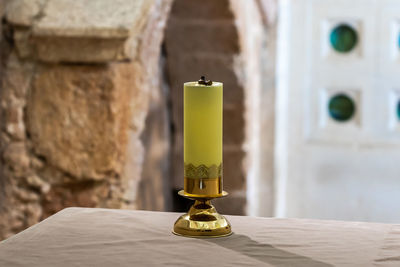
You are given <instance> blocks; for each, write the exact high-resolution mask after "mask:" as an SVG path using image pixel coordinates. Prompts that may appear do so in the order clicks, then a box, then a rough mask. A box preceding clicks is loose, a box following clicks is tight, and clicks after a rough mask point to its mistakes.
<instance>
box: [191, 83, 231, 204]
mask: <svg viewBox="0 0 400 267" xmlns="http://www.w3.org/2000/svg"><path fill="white" fill-rule="evenodd" d="M222 103H223V89H222V83H220V82H211V81H206V80H205V78H204V77H202V79H200V80H199V81H197V82H187V83H185V84H184V191H185V193H186V194H188V195H193V196H197V197H202V196H204V197H210V196H220V195H221V194H222Z"/></svg>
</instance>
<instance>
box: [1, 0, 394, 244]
mask: <svg viewBox="0 0 400 267" xmlns="http://www.w3.org/2000/svg"><path fill="white" fill-rule="evenodd" d="M0 14H1V17H2V24H1V36H0V38H1V39H0V51H1V59H0V60H1V66H0V79H1V83H0V240H1V239H3V238H7V237H9V236H11V235H13V234H15V233H17V232H19V231H21V230H23V229H25V228H27V227H29V226H31V225H33V224H35V223H37V222H39V221H40V220H43V219H45V218H46V217H48V216H50V215H52V214H54V213H56V212H57V211H59V210H61V209H63V208H65V207H71V206H78V207H98V208H116V209H145V210H155V211H177V212H181V211H186V210H187V207H188V202H187V200H185V199H183V198H181V197H179V196H178V195H177V192H178V191H179V190H180V189H181V188H182V187H183V124H182V122H183V113H182V112H183V106H182V105H183V99H182V96H183V95H182V89H183V83H184V82H187V81H194V80H198V79H199V78H200V76H201V75H206V76H207V78H210V79H211V80H214V81H221V82H223V83H224V125H223V126H224V155H223V156H224V189H225V190H226V191H228V192H229V193H230V195H229V196H228V197H227V198H226V199H222V200H216V201H215V204H216V206H217V208H218V210H219V211H220V212H221V213H224V214H234V215H252V216H279V217H299V218H317V219H336V220H356V221H373V222H397V223H399V222H400V164H399V163H400V150H399V148H400V147H399V145H400V75H399V74H400V68H399V67H400V66H399V64H400V0H355V1H346V0H281V1H277V0H174V1H173V0H114V1H108V0H96V1H89V0H10V1H7V0H0Z"/></svg>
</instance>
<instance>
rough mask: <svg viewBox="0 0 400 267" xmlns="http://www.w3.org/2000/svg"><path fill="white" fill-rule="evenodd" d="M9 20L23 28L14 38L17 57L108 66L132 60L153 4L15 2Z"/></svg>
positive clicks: (77, 0) (145, 0)
mask: <svg viewBox="0 0 400 267" xmlns="http://www.w3.org/2000/svg"><path fill="white" fill-rule="evenodd" d="M12 2H13V3H12V4H10V6H9V8H8V9H9V10H10V11H9V12H8V14H7V17H6V18H7V20H8V22H9V23H10V24H12V25H17V26H21V25H23V26H25V28H24V29H18V30H17V31H15V34H14V39H15V43H16V48H17V49H18V54H19V55H20V56H21V58H31V59H35V60H40V61H44V62H89V63H99V62H109V61H121V60H129V59H132V58H134V57H135V56H136V52H137V49H136V46H137V43H138V40H139V39H140V35H141V34H142V31H143V27H144V26H145V25H146V23H148V21H149V20H150V19H151V18H152V16H151V15H150V14H149V12H150V10H151V8H152V6H153V5H154V4H155V1H154V0H138V1H129V0H115V1H107V0H96V1H83V0H50V1H46V2H45V3H42V1H39V0H35V1H24V0H16V1H12Z"/></svg>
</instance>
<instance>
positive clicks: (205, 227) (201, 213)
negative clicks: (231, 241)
mask: <svg viewBox="0 0 400 267" xmlns="http://www.w3.org/2000/svg"><path fill="white" fill-rule="evenodd" d="M227 194H228V193H226V192H223V194H222V195H221V196H219V197H223V196H226V195H227ZM179 195H181V196H184V197H186V198H189V199H193V200H194V201H195V202H194V204H193V205H192V206H191V207H190V209H189V212H188V213H186V214H184V215H182V216H180V217H179V218H178V220H177V221H176V222H175V224H174V230H173V233H174V234H176V235H181V236H187V237H222V236H228V235H230V234H232V230H231V225H230V223H229V222H228V220H227V219H226V218H225V217H224V216H222V215H221V214H219V213H218V212H217V210H216V209H215V207H214V206H213V205H212V204H211V199H213V198H215V197H209V198H208V197H194V196H192V195H191V196H188V195H187V194H185V193H184V191H183V190H181V191H179Z"/></svg>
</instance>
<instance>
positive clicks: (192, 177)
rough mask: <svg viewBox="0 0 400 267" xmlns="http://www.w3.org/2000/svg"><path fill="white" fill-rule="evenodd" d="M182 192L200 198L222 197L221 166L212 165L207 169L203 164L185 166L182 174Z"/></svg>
mask: <svg viewBox="0 0 400 267" xmlns="http://www.w3.org/2000/svg"><path fill="white" fill-rule="evenodd" d="M184 177H185V179H184V191H185V193H186V194H188V195H191V196H195V197H201V196H204V197H206V196H208V197H209V196H216V197H218V196H221V195H222V164H220V165H219V166H217V165H215V164H213V165H211V166H209V167H207V166H206V165H204V164H201V165H199V166H194V165H193V164H191V163H189V164H185V172H184Z"/></svg>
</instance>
